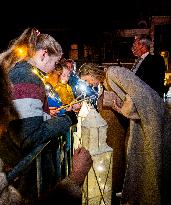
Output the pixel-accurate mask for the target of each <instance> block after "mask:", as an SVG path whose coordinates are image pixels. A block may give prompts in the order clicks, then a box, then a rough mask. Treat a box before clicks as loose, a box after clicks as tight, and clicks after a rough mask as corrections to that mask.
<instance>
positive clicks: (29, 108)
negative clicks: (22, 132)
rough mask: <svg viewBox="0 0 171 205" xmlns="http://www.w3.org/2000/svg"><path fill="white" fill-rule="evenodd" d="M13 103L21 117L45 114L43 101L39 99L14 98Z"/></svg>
mask: <svg viewBox="0 0 171 205" xmlns="http://www.w3.org/2000/svg"><path fill="white" fill-rule="evenodd" d="M13 103H14V106H15V108H16V110H17V112H18V113H19V118H20V119H23V118H28V117H36V116H43V108H42V107H43V103H42V102H41V100H39V99H33V98H23V99H17V100H13Z"/></svg>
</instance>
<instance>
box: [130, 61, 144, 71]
mask: <svg viewBox="0 0 171 205" xmlns="http://www.w3.org/2000/svg"><path fill="white" fill-rule="evenodd" d="M141 60H142V58H137V60H136V61H135V63H134V65H133V66H132V68H131V70H132V71H134V72H136V71H137V66H138V64H139V62H140V61H141Z"/></svg>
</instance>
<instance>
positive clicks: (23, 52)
mask: <svg viewBox="0 0 171 205" xmlns="http://www.w3.org/2000/svg"><path fill="white" fill-rule="evenodd" d="M15 53H16V55H17V56H18V57H21V58H25V57H26V56H27V47H26V46H20V47H16V49H15Z"/></svg>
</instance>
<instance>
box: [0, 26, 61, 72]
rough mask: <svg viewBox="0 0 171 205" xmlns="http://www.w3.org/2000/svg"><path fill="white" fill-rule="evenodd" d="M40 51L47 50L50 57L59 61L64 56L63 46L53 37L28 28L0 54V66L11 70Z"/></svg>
mask: <svg viewBox="0 0 171 205" xmlns="http://www.w3.org/2000/svg"><path fill="white" fill-rule="evenodd" d="M39 49H46V51H47V53H48V54H49V55H55V56H57V57H58V58H59V59H60V58H61V57H62V54H63V52H62V48H61V45H60V44H59V43H58V42H57V41H56V40H55V39H54V38H53V37H52V36H50V35H48V34H41V33H40V32H39V31H38V30H37V29H36V28H27V29H25V30H24V32H23V33H22V34H21V35H20V36H19V37H18V38H16V39H14V40H12V41H11V42H10V44H9V47H8V49H7V50H6V51H5V52H3V53H1V54H0V64H1V66H2V67H3V68H4V69H6V70H9V69H10V68H11V67H12V66H13V65H15V63H16V62H19V61H21V60H28V59H29V58H31V57H32V56H33V55H34V54H35V52H36V51H37V50H39Z"/></svg>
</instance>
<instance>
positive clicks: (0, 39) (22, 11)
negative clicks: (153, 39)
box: [0, 0, 171, 50]
mask: <svg viewBox="0 0 171 205" xmlns="http://www.w3.org/2000/svg"><path fill="white" fill-rule="evenodd" d="M77 1H78V0H77ZM35 2H36V4H38V5H35ZM4 4H7V5H4V6H3V7H1V12H2V11H4V12H3V13H0V18H1V21H0V24H1V30H0V49H1V50H3V49H5V47H6V46H7V45H8V42H9V41H10V40H12V39H14V38H16V37H17V36H18V35H20V34H21V33H22V31H23V30H24V29H25V28H27V27H37V28H38V29H39V30H40V31H41V32H48V33H49V34H52V35H53V34H54V33H55V37H56V36H57V33H60V32H61V31H65V33H66V34H67V35H68V36H67V37H66V36H65V38H70V37H71V36H72V37H73V36H74V35H76V36H77V37H78V36H79V35H80V37H81V35H89V36H90V38H91V34H94V33H96V35H98V32H105V31H112V30H113V29H116V28H136V27H137V23H138V22H139V20H141V19H145V20H148V19H149V18H148V17H149V16H152V15H165V16H167V15H171V1H170V0H160V2H156V1H154V0H132V1H131V0H118V1H116V0H115V1H114V0H113V1H112V0H101V2H100V1H93V0H91V1H90V0H86V1H82V0H80V1H79V3H77V2H76V1H75V0H70V1H64V0H63V1H59V0H58V1H50V0H48V1H45V0H44V1H40V2H39V1H36V0H35V1H24V0H23V1H21V2H19V1H13V2H6V3H5V2H4ZM7 18H8V19H7ZM66 34H65V35H66Z"/></svg>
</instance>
